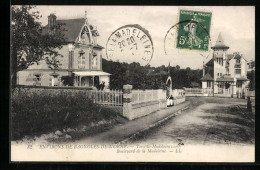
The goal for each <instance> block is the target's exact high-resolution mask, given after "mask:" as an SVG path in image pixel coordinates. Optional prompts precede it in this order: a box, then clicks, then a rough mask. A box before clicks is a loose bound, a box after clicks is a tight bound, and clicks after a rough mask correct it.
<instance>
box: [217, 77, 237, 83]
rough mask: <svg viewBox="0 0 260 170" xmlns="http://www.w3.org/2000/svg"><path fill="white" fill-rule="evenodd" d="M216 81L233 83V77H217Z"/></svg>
mask: <svg viewBox="0 0 260 170" xmlns="http://www.w3.org/2000/svg"><path fill="white" fill-rule="evenodd" d="M216 81H221V82H223V81H224V82H231V81H232V82H233V81H234V78H233V77H218V78H217V79H216Z"/></svg>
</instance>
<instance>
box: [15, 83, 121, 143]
mask: <svg viewBox="0 0 260 170" xmlns="http://www.w3.org/2000/svg"><path fill="white" fill-rule="evenodd" d="M88 93H89V92H86V90H78V91H77V90H74V91H73V90H69V91H68V90H55V89H42V88H15V89H13V90H12V96H11V137H12V140H17V139H20V138H22V137H23V136H25V135H29V136H30V135H40V134H42V133H46V132H50V131H55V130H58V129H64V128H67V127H71V128H75V127H77V126H78V125H80V124H85V125H88V124H90V123H91V122H93V123H96V122H98V121H101V120H109V119H113V118H115V117H116V116H117V114H116V113H115V111H113V110H112V109H109V108H104V107H101V106H99V105H96V104H93V103H92V101H91V100H90V99H89V94H88Z"/></svg>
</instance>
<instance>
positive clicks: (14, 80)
mask: <svg viewBox="0 0 260 170" xmlns="http://www.w3.org/2000/svg"><path fill="white" fill-rule="evenodd" d="M10 60H11V66H10V68H11V82H10V83H11V87H12V88H14V87H15V86H16V85H17V53H16V47H15V46H13V47H12V49H11V59H10Z"/></svg>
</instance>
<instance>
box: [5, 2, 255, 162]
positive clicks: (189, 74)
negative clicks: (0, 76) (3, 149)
mask: <svg viewBox="0 0 260 170" xmlns="http://www.w3.org/2000/svg"><path fill="white" fill-rule="evenodd" d="M10 35H11V37H10V38H11V53H10V54H11V56H10V58H11V60H10V61H11V63H10V65H11V77H10V79H11V86H10V89H11V90H10V92H11V104H10V113H9V115H10V138H11V141H10V143H11V144H10V147H11V148H10V155H11V156H10V161H12V162H18V161H19V162H20V161H29V162H33V161H45V162H46V161H47V162H52V161H54V162H56V161H57V162H254V161H255V7H254V6H183V7H182V6H64V5H63V6H58V5H56V6H41V5H38V6H26V5H13V6H11V34H10Z"/></svg>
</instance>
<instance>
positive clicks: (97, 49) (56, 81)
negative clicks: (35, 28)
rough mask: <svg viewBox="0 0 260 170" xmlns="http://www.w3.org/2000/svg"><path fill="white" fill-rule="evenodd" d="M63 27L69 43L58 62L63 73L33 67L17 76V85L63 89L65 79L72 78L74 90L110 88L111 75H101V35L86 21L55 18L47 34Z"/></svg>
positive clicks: (53, 16)
mask: <svg viewBox="0 0 260 170" xmlns="http://www.w3.org/2000/svg"><path fill="white" fill-rule="evenodd" d="M57 23H63V24H65V25H63V26H62V28H64V29H65V30H66V31H65V32H64V34H65V39H66V43H65V44H64V45H63V46H62V48H61V49H59V50H58V52H59V53H60V54H62V55H63V57H59V58H58V60H59V62H60V63H61V66H60V69H58V70H51V69H50V68H48V66H47V64H46V62H45V61H41V62H40V63H39V65H37V64H34V65H32V66H30V67H29V68H28V69H26V70H23V71H20V72H18V75H17V77H18V78H17V84H20V85H36V86H63V85H64V84H63V82H62V77H68V76H71V77H72V75H75V76H73V77H74V80H73V86H77V87H94V86H97V85H99V84H100V83H104V85H105V88H108V86H109V81H110V77H109V76H110V74H109V73H106V72H103V71H102V50H103V47H102V46H100V45H98V44H97V37H98V36H99V33H98V31H97V29H95V28H94V27H93V26H92V25H90V24H89V23H88V20H87V17H85V19H84V18H81V19H67V20H56V16H55V15H54V14H50V15H49V16H48V25H47V26H46V27H45V28H44V32H45V33H49V32H52V31H55V30H53V28H54V25H55V24H57Z"/></svg>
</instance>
